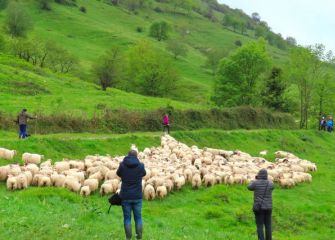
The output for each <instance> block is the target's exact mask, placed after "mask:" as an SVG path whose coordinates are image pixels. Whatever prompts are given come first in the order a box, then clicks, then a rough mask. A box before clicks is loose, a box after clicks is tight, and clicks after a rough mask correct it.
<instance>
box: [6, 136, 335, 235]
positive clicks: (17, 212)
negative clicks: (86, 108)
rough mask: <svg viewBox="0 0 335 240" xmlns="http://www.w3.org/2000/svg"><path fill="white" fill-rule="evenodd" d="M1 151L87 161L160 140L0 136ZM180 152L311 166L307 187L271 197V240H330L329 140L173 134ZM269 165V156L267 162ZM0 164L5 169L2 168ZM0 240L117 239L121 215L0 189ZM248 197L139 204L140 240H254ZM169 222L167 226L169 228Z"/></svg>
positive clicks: (223, 190)
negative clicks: (261, 155) (278, 156)
mask: <svg viewBox="0 0 335 240" xmlns="http://www.w3.org/2000/svg"><path fill="white" fill-rule="evenodd" d="M1 136H2V137H1V139H0V146H4V147H10V148H15V149H18V150H19V153H22V152H23V151H34V152H40V153H44V154H45V155H46V157H50V158H53V159H54V160H56V159H61V158H62V157H70V158H83V157H84V156H85V155H86V154H88V153H91V154H92V153H93V154H94V153H101V154H105V153H110V154H113V155H115V154H124V153H125V152H126V150H127V149H128V147H129V144H131V143H137V144H138V145H139V146H140V148H141V149H142V148H143V147H146V146H153V145H158V144H159V135H157V134H153V133H141V134H131V135H129V134H128V135H92V134H76V135H73V134H72V135H67V134H60V135H48V136H37V137H34V138H31V139H29V140H26V141H17V140H16V139H15V136H14V135H13V134H11V133H6V132H2V133H1ZM173 136H174V137H176V138H177V139H178V140H180V141H183V142H185V143H187V144H197V145H198V146H200V147H203V146H211V147H220V148H224V149H240V150H243V151H247V152H249V153H251V154H253V155H257V154H258V152H259V151H261V150H264V149H267V150H269V151H270V152H273V151H275V150H278V149H282V150H287V151H291V152H293V153H295V154H297V155H298V156H300V157H302V158H305V159H308V160H311V161H313V162H315V163H316V164H317V166H318V171H317V172H315V173H313V182H312V183H310V184H301V185H299V186H297V187H295V188H293V189H280V188H279V187H278V186H277V187H276V189H275V191H274V192H273V198H274V210H273V230H274V233H273V235H274V239H276V240H331V239H333V236H334V235H335V226H334V217H335V202H334V199H335V196H334V193H333V191H331V189H333V180H334V178H335V175H334V173H335V169H334V165H333V164H332V158H333V156H334V154H335V151H334V147H333V142H334V140H335V139H334V138H335V137H334V135H332V134H327V133H323V132H322V133H320V132H314V131H279V130H258V131H256V130H255V131H245V130H241V131H231V132H223V131H217V130H200V131H192V132H175V133H173ZM269 157H270V158H272V157H273V156H269ZM1 164H5V162H4V161H2V162H1ZM0 192H1V195H2V197H1V198H0V204H1V206H2V208H1V217H0V237H1V239H30V238H34V239H37V240H39V239H70V238H72V239H123V238H124V235H123V226H122V211H121V209H120V208H115V207H114V208H112V212H111V214H110V215H107V214H106V211H107V209H108V205H107V199H106V197H104V198H100V197H99V196H98V194H95V195H94V196H91V197H89V198H87V199H82V198H81V197H80V196H78V195H76V194H74V193H70V192H68V191H67V190H64V189H54V188H52V189H39V188H29V189H28V190H25V191H20V192H8V191H7V190H6V189H5V186H4V184H3V183H1V184H0ZM251 205H252V193H251V192H249V191H247V190H246V187H245V186H225V185H220V186H215V187H212V188H201V189H200V190H198V191H193V190H191V189H190V188H189V187H186V188H185V189H183V190H182V191H180V192H175V193H173V194H171V195H169V196H168V198H166V199H164V200H163V201H159V200H155V201H153V202H147V201H144V208H143V216H144V223H145V229H144V238H145V239H150V240H157V239H160V240H165V239H169V240H180V239H199V240H202V239H215V240H216V239H230V240H236V239H240V240H249V239H256V235H255V225H254V218H253V214H252V212H251ZM171 219H173V221H171Z"/></svg>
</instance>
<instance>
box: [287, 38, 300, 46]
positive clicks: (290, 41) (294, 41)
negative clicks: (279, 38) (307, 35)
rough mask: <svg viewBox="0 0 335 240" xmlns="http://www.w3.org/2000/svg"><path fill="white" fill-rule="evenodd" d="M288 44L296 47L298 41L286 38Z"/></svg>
mask: <svg viewBox="0 0 335 240" xmlns="http://www.w3.org/2000/svg"><path fill="white" fill-rule="evenodd" d="M286 42H287V43H288V44H290V45H292V46H296V45H297V40H296V39H295V38H294V37H287V38H286Z"/></svg>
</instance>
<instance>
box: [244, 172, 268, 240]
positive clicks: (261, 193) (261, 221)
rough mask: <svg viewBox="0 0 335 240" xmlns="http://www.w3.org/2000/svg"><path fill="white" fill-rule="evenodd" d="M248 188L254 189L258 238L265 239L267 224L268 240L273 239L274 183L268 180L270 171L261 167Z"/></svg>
mask: <svg viewBox="0 0 335 240" xmlns="http://www.w3.org/2000/svg"><path fill="white" fill-rule="evenodd" d="M248 189H249V190H250V191H254V205H253V211H254V214H255V218H256V225H257V234H258V240H264V231H263V226H264V225H265V236H266V238H265V239H266V240H272V227H271V225H272V223H271V218H272V191H273V189H274V185H273V183H272V182H271V181H269V180H268V172H267V170H266V169H261V170H260V171H259V172H258V174H257V176H256V180H255V181H252V182H251V183H250V184H249V186H248Z"/></svg>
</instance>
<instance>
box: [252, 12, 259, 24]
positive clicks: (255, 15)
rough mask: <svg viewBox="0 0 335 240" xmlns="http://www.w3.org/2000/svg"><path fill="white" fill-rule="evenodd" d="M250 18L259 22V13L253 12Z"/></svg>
mask: <svg viewBox="0 0 335 240" xmlns="http://www.w3.org/2000/svg"><path fill="white" fill-rule="evenodd" d="M251 18H252V19H253V20H254V21H255V22H260V21H261V16H260V15H259V13H257V12H254V13H252V14H251Z"/></svg>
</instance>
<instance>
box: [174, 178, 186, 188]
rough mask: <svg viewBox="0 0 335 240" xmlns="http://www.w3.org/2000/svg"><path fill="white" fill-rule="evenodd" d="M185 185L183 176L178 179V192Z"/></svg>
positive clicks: (176, 183)
mask: <svg viewBox="0 0 335 240" xmlns="http://www.w3.org/2000/svg"><path fill="white" fill-rule="evenodd" d="M184 185H185V177H184V176H181V177H179V178H177V179H176V182H175V186H176V189H177V190H180V189H181V188H182V187H183V186H184Z"/></svg>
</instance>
